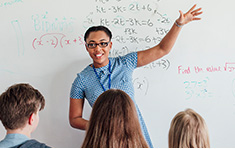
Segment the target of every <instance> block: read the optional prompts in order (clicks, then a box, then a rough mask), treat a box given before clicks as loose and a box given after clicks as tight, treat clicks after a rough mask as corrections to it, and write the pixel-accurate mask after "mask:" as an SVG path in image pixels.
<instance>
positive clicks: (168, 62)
mask: <svg viewBox="0 0 235 149" xmlns="http://www.w3.org/2000/svg"><path fill="white" fill-rule="evenodd" d="M166 61H167V64H168V65H167V66H168V67H167V68H166V70H168V68H169V67H170V65H171V63H170V61H169V60H168V59H167V60H166Z"/></svg>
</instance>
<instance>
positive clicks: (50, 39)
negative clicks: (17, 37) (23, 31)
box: [32, 33, 85, 49]
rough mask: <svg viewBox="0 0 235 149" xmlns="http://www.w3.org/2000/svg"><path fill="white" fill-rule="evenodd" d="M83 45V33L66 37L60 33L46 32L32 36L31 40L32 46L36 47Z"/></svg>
mask: <svg viewBox="0 0 235 149" xmlns="http://www.w3.org/2000/svg"><path fill="white" fill-rule="evenodd" d="M72 44H76V45H84V44H85V42H84V41H83V35H78V36H77V37H74V38H67V37H66V35H65V34H62V33H46V34H43V35H42V36H40V37H39V38H34V39H33V41H32V47H33V48H34V49H37V48H39V47H42V46H51V47H53V48H57V47H60V48H64V47H65V46H66V45H72Z"/></svg>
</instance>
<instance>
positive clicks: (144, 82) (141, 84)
mask: <svg viewBox="0 0 235 149" xmlns="http://www.w3.org/2000/svg"><path fill="white" fill-rule="evenodd" d="M133 84H134V86H136V87H137V89H138V90H139V91H142V92H143V93H144V95H147V92H148V89H149V82H148V79H147V78H146V77H144V78H143V79H140V78H136V79H134V81H133Z"/></svg>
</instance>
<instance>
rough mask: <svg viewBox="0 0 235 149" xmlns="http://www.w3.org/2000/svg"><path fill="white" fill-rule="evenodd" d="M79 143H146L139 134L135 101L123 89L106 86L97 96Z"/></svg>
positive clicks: (93, 145) (89, 145) (95, 145)
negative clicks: (85, 130) (81, 140)
mask: <svg viewBox="0 0 235 149" xmlns="http://www.w3.org/2000/svg"><path fill="white" fill-rule="evenodd" d="M82 147H85V148H129V147H130V148H136V147H141V148H144V147H148V145H147V143H146V141H145V139H144V137H143V135H142V131H141V128H140V124H139V120H138V116H137V113H136V108H135V104H134V103H133V101H132V100H131V98H130V97H129V96H128V95H127V94H126V93H125V92H123V91H121V90H118V89H110V90H107V91H105V92H104V93H102V94H101V95H100V96H99V97H98V98H97V100H96V102H95V104H94V106H93V108H92V113H91V116H90V121H89V125H88V129H87V133H86V137H85V140H84V142H83V145H82Z"/></svg>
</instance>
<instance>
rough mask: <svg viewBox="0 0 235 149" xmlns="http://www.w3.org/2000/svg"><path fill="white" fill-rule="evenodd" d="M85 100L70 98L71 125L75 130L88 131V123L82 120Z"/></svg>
mask: <svg viewBox="0 0 235 149" xmlns="http://www.w3.org/2000/svg"><path fill="white" fill-rule="evenodd" d="M83 106H84V99H73V98H70V107H69V123H70V125H71V126H72V127H73V128H78V129H82V130H86V128H87V124H88V121H87V120H85V119H83V118H82V113H83Z"/></svg>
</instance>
